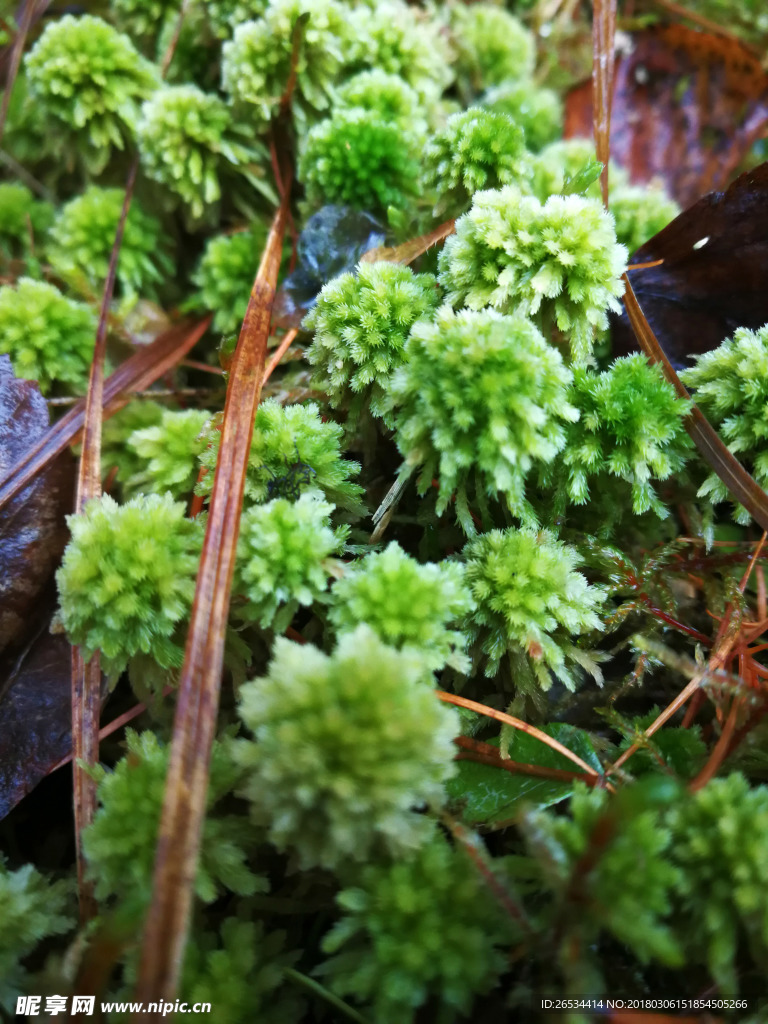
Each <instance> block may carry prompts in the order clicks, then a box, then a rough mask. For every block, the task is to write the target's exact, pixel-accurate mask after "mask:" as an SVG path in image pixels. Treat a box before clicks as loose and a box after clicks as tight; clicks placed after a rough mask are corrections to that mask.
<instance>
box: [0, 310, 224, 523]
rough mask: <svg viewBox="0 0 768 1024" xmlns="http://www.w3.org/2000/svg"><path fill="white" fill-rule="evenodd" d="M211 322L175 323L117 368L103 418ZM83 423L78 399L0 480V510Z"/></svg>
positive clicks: (167, 365)
mask: <svg viewBox="0 0 768 1024" xmlns="http://www.w3.org/2000/svg"><path fill="white" fill-rule="evenodd" d="M210 323H211V316H207V317H206V318H205V319H204V320H199V321H197V322H196V323H193V324H190V322H189V321H184V322H183V323H181V324H175V325H174V326H173V327H171V328H170V329H169V330H168V331H166V332H165V333H164V334H161V335H160V337H159V338H156V339H155V341H153V342H152V343H151V344H150V345H146V346H145V347H143V348H141V349H139V351H138V352H136V353H135V354H134V355H132V356H131V357H130V359H127V360H126V361H125V362H124V363H123V364H122V365H121V366H119V367H118V368H117V370H115V372H114V373H113V374H112V375H111V376H110V377H109V378H108V379H107V380H106V381H105V382H104V396H103V403H104V417H105V418H109V417H110V416H113V415H114V414H115V413H116V412H117V411H118V409H120V408H122V406H123V405H125V403H126V401H127V397H124V396H127V395H129V394H130V393H131V392H134V391H143V390H144V389H145V388H148V387H149V386H150V384H153V383H154V382H155V381H156V380H158V378H160V377H162V376H163V374H165V373H167V372H168V370H170V369H171V367H173V366H175V365H176V363H178V361H179V360H180V359H182V358H183V357H184V356H185V355H186V354H187V352H189V351H190V350H191V349H192V348H193V347H194V346H195V345H196V344H197V342H198V341H199V340H200V338H201V337H202V336H203V334H205V332H206V331H207V330H208V327H209V325H210ZM84 422H85V399H81V400H80V401H79V402H78V403H77V404H76V405H74V406H73V407H72V408H71V409H70V411H69V412H68V413H67V414H66V415H65V416H62V418H61V419H60V420H59V421H58V422H57V423H55V424H54V425H53V426H52V427H51V428H50V430H48V431H47V432H46V434H45V435H44V436H43V437H42V438H41V439H40V440H39V441H38V443H37V444H36V445H34V447H33V448H30V450H29V451H28V452H27V454H26V455H25V456H24V459H23V460H22V461H21V462H18V463H17V464H16V465H15V466H14V467H13V468H12V469H11V470H10V472H9V473H8V475H7V476H6V477H5V479H4V480H2V481H0V509H2V508H3V507H4V506H5V505H6V504H7V503H8V502H9V501H11V500H12V499H13V498H15V497H16V495H17V494H18V493H19V492H20V491H22V490H23V489H24V488H25V487H26V486H27V484H29V482H30V481H31V480H33V479H34V478H35V477H36V476H37V474H38V473H40V472H42V470H43V469H45V467H46V466H47V465H48V464H49V463H50V462H52V461H53V459H55V458H56V457H57V456H58V455H60V454H61V453H62V452H63V451H64V449H65V448H68V447H69V446H70V445H72V444H76V443H77V440H78V437H79V435H80V431H81V430H82V429H83V423H84Z"/></svg>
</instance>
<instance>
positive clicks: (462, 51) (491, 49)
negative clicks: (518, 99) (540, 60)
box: [451, 3, 536, 93]
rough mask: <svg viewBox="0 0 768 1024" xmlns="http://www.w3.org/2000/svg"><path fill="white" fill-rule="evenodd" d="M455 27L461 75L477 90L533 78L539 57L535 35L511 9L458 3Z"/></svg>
mask: <svg viewBox="0 0 768 1024" xmlns="http://www.w3.org/2000/svg"><path fill="white" fill-rule="evenodd" d="M451 29H452V43H453V47H454V49H455V51H456V72H457V75H458V76H459V77H460V78H463V79H465V81H466V82H467V84H468V85H469V86H470V88H471V89H472V90H473V91H474V92H475V93H478V92H480V91H481V90H482V89H486V88H488V87H489V86H492V85H500V84H501V83H502V82H509V81H519V80H521V79H527V78H530V76H531V74H532V72H533V66H534V62H535V58H536V47H535V43H534V39H533V35H532V34H531V33H530V32H529V31H528V29H527V28H525V26H524V25H523V23H522V22H521V21H519V20H518V19H517V18H515V17H514V16H513V15H512V14H510V13H509V12H508V11H505V10H503V9H502V8H501V7H496V6H494V5H492V4H481V3H480V4H467V5H464V4H456V5H455V6H454V7H452V8H451Z"/></svg>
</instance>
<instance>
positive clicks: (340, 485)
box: [197, 398, 364, 514]
mask: <svg viewBox="0 0 768 1024" xmlns="http://www.w3.org/2000/svg"><path fill="white" fill-rule="evenodd" d="M343 434H344V431H343V430H342V428H341V427H340V426H339V425H338V424H337V423H333V422H332V421H331V420H328V421H325V422H324V421H323V419H322V418H321V415H320V409H319V407H318V406H317V405H315V404H314V403H313V402H308V403H307V404H306V405H288V406H283V405H281V404H280V403H279V402H278V401H276V400H275V399H274V398H268V399H266V401H264V402H262V403H261V404H260V405H259V408H258V409H257V411H256V420H255V422H254V426H253V439H252V441H251V452H250V455H249V458H248V474H247V476H246V480H245V496H246V499H247V501H248V502H263V501H267V500H268V499H269V498H280V497H282V498H290V499H292V500H294V499H296V498H298V497H299V495H300V494H302V493H304V492H305V491H320V492H322V493H323V494H325V496H326V498H327V499H328V501H330V502H331V503H332V504H334V505H337V506H338V507H339V508H345V509H347V510H348V511H350V512H354V513H356V514H362V513H363V512H364V507H363V505H362V503H361V498H362V495H363V489H362V487H360V486H359V484H355V483H352V480H351V479H350V477H353V476H356V475H357V474H358V473H359V472H360V465H359V463H357V462H351V461H349V460H347V459H344V458H342V454H341V440H342V437H343ZM220 441H221V432H220V431H219V430H216V429H215V428H213V429H211V430H210V431H209V432H208V442H209V444H208V447H207V448H206V449H205V451H203V452H202V453H201V455H200V461H201V463H202V464H203V466H205V467H206V468H207V469H209V470H211V471H212V470H213V469H215V467H216V460H217V458H218V452H219V443H220ZM212 483H213V473H212V472H209V473H208V474H207V476H206V477H204V479H203V480H202V482H201V483H200V484H199V485H198V487H197V491H198V493H200V494H208V493H210V490H211V486H212Z"/></svg>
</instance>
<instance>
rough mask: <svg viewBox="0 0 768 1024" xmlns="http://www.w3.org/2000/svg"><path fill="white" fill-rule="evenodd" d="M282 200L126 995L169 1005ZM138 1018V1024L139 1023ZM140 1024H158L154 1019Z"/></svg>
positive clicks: (188, 895) (247, 326)
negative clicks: (132, 981) (135, 965)
mask: <svg viewBox="0 0 768 1024" xmlns="http://www.w3.org/2000/svg"><path fill="white" fill-rule="evenodd" d="M287 197H288V192H287V191H286V196H285V198H284V200H283V202H282V204H281V206H280V209H279V211H278V213H277V214H276V216H275V219H274V221H273V224H272V228H271V230H270V233H269V238H268V239H267V245H266V249H265V251H264V256H263V258H262V261H261V266H260V267H259V272H258V275H257V277H256V281H255V283H254V285H253V289H252V291H251V297H250V300H249V302H248V309H247V311H246V314H245V320H244V321H243V327H242V330H241V331H240V338H239V340H238V344H237V350H236V352H235V356H234V359H233V361H232V366H231V370H230V383H229V388H228V390H227V399H226V404H225V408H224V421H223V423H222V428H221V443H220V447H219V457H218V462H217V465H216V475H215V477H214V483H213V492H212V494H211V501H210V508H209V515H208V524H207V528H206V534H205V542H204V544H203V553H202V557H201V560H200V570H199V573H198V577H197V587H196V590H195V600H194V604H193V606H192V615H191V620H190V627H189V635H188V637H187V645H186V652H185V658H184V666H183V668H182V670H181V679H180V682H179V694H178V700H177V705H176V718H175V722H174V732H173V742H172V745H171V756H170V763H169V767H168V777H167V781H166V791H165V801H164V805H163V814H162V819H161V824H160V835H159V841H158V848H157V859H156V862H155V876H154V891H153V899H152V903H151V905H150V911H149V915H148V918H147V923H146V929H145V935H144V944H143V949H142V959H141V966H140V969H139V979H138V985H137V993H136V996H137V998H138V999H142V1000H144V1001H157V1000H165V1001H168V1000H172V999H174V998H175V995H176V988H177V985H178V980H179V971H180V968H181V962H182V958H183V953H184V945H185V942H186V935H187V930H188V925H189V916H190V912H191V907H192V896H193V885H194V878H195V872H196V868H197V856H198V850H199V843H200V832H201V828H202V823H203V817H204V813H205V797H206V792H207V788H208V768H209V761H210V754H211V746H212V744H213V738H214V734H215V730H216V714H217V710H218V703H219V690H220V686H221V672H222V664H223V659H224V637H225V631H226V624H227V615H228V612H229V599H230V588H231V585H232V573H233V571H234V560H235V551H236V548H237V538H238V532H239V528H240V509H241V505H242V500H243V490H244V487H245V475H246V470H247V466H248V455H249V452H250V443H251V435H252V433H253V422H254V417H255V415H256V408H257V406H258V403H259V397H260V394H261V385H262V380H263V376H264V367H265V362H266V355H267V339H268V337H269V325H270V319H271V312H272V303H273V301H274V297H275V285H276V282H277V274H278V270H279V267H280V258H281V253H282V240H283V234H284V230H285V222H286V213H287V206H288V203H287ZM146 1019H147V1018H146V1015H144V1014H142V1015H141V1020H142V1021H146ZM149 1019H150V1020H158V1021H159V1020H161V1019H162V1013H159V1014H157V1016H156V1017H152V1016H151V1015H150V1018H149Z"/></svg>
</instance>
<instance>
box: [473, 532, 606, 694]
mask: <svg viewBox="0 0 768 1024" xmlns="http://www.w3.org/2000/svg"><path fill="white" fill-rule="evenodd" d="M464 555H465V558H466V579H467V584H468V585H469V588H470V590H471V592H472V597H473V598H474V601H475V607H474V609H473V610H472V611H471V612H470V614H469V615H468V617H467V621H466V624H465V628H466V630H467V633H468V634H469V636H470V639H471V640H472V641H473V642H474V643H477V644H478V645H479V649H480V651H481V653H482V655H483V656H484V658H485V659H486V664H485V672H486V675H489V676H493V675H495V674H496V672H498V670H499V664H500V662H501V659H502V658H503V657H504V656H505V655H506V654H510V655H511V656H512V658H513V669H514V668H517V669H518V670H520V677H519V678H516V676H515V672H514V670H513V677H512V678H513V682H515V683H516V684H517V685H518V687H519V688H520V689H523V690H525V689H527V682H528V680H527V679H526V678H525V676H526V675H527V674H528V673H527V672H526V671H525V670H526V668H527V669H528V670H529V671H530V674H531V676H532V681H534V682H535V684H537V685H538V686H539V687H540V688H541V689H542V690H548V689H549V687H550V686H551V685H552V678H553V676H554V677H556V678H557V679H559V680H560V681H561V682H563V683H564V684H565V685H566V686H567V687H568V688H569V689H571V690H572V689H575V687H576V681H577V679H576V676H575V675H574V672H573V664H569V662H571V663H574V662H575V663H576V665H577V666H578V665H581V666H582V667H586V668H587V669H588V670H589V671H591V672H592V674H593V675H595V676H596V677H597V678H599V672H598V671H597V669H596V667H595V665H594V662H593V661H592V660H591V659H589V657H588V656H587V655H586V654H585V652H583V651H581V650H579V649H577V648H576V647H574V646H573V644H572V638H573V637H575V636H577V635H579V634H582V633H587V632H589V631H591V630H602V629H603V622H602V620H601V618H600V616H599V614H598V612H599V610H600V606H601V605H602V603H603V601H604V597H605V595H604V594H603V592H602V590H600V588H599V587H594V586H590V585H589V584H588V583H587V580H586V578H585V577H584V576H583V575H582V574H581V573H580V572H577V567H578V566H579V564H580V562H581V559H580V557H579V554H578V552H577V551H576V550H575V548H572V547H570V546H569V545H567V544H564V543H562V541H559V540H556V539H555V537H554V535H553V534H552V533H550V532H549V531H547V530H541V531H537V530H533V529H526V528H524V529H522V530H514V529H508V530H491V531H490V532H489V533H485V534H483V535H482V536H480V537H477V538H476V539H475V540H474V541H471V542H470V543H469V544H468V545H467V547H466V548H465V549H464ZM523 659H524V660H523Z"/></svg>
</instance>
